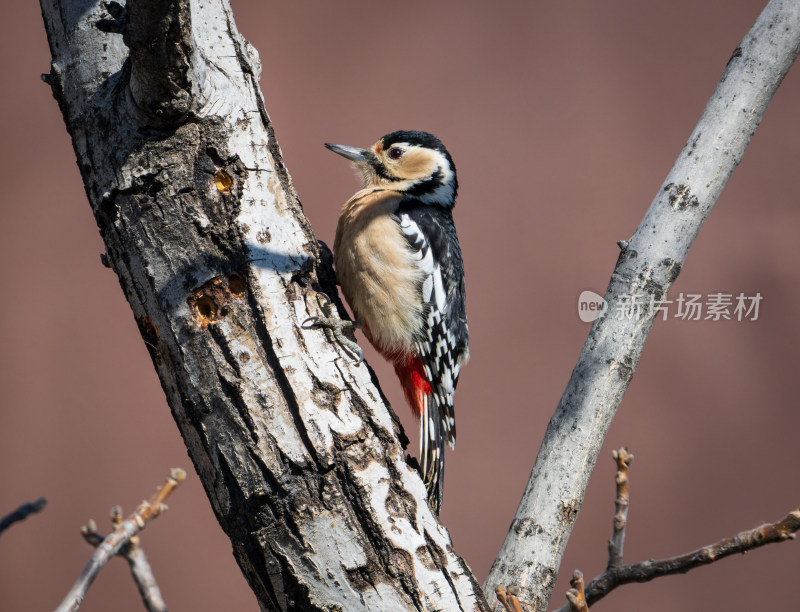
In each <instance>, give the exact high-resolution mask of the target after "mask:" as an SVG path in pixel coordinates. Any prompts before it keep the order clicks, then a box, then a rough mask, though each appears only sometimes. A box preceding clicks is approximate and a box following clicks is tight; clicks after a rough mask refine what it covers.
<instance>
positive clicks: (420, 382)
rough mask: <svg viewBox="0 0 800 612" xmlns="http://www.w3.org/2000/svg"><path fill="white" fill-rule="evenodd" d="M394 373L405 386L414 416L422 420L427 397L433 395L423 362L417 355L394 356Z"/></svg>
mask: <svg viewBox="0 0 800 612" xmlns="http://www.w3.org/2000/svg"><path fill="white" fill-rule="evenodd" d="M390 359H391V360H392V363H393V364H394V371H395V372H397V377H398V378H399V379H400V384H402V385H403V391H404V392H405V394H406V400H407V401H408V405H409V406H411V411H412V412H413V413H414V416H415V417H417V418H420V416H422V413H423V412H424V411H425V397H426V396H428V395H430V394H431V386H430V384H428V381H427V380H425V372H424V371H423V369H422V362H421V361H420V359H419V357H417V356H415V355H409V356H392V357H391V358H390Z"/></svg>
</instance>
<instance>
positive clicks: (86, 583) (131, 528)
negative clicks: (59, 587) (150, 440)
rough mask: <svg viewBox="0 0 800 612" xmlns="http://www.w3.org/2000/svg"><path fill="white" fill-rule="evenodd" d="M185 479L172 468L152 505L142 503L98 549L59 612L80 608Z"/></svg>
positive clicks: (184, 476)
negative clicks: (100, 575) (108, 568)
mask: <svg viewBox="0 0 800 612" xmlns="http://www.w3.org/2000/svg"><path fill="white" fill-rule="evenodd" d="M185 478H186V472H185V471H183V470H182V469H180V468H173V469H172V470H171V471H170V475H169V478H168V479H167V481H166V482H165V483H164V484H163V485H161V487H160V488H159V489H158V491H156V493H155V495H153V497H152V498H151V499H150V501H144V502H142V503H141V504H140V505H139V507H138V508H137V509H136V511H135V512H134V513H133V514H131V515H130V516H129V517H128V518H127V519H126V520H124V521H121V522H120V523H119V525H118V527H117V528H116V529H115V530H114V531H113V532H112V533H111V534H110V535H109V536H108V537H107V538H105V539H104V540H103V541H102V542H101V543H100V544H99V545H98V546H97V548H96V549H95V552H94V554H93V555H92V558H91V559H89V562H88V563H87V564H86V567H84V568H83V571H82V572H81V575H80V576H78V579H77V580H76V581H75V584H74V585H73V586H72V589H70V592H69V593H67V596H66V597H65V598H64V601H62V602H61V605H59V606H58V608H56V612H68V611H69V612H73V611H74V610H77V609H78V608H80V606H81V603H83V599H84V598H85V597H86V592H87V591H88V590H89V587H90V586H91V584H92V582H93V581H94V579H95V578H96V577H97V574H98V573H99V572H100V570H101V569H103V567H104V566H105V564H106V563H108V561H109V560H110V559H111V557H113V556H114V555H116V554H117V553H119V551H120V549H121V548H122V547H123V546H125V544H127V543H128V542H130V540H131V538H132V537H133V536H135V535H136V534H137V533H139V532H140V531H141V530H142V529H144V527H145V525H147V523H148V522H150V521H151V520H152V519H154V518H155V517H157V516H158V515H159V514H161V513H162V512H163V511H164V510H166V509H167V506H166V505H165V504H164V501H165V500H166V499H167V497H169V495H170V493H172V492H173V491H174V490H175V488H176V487H177V486H178V485H179V484H180V483H182V482H183V481H184V479H185ZM84 537H86V536H84Z"/></svg>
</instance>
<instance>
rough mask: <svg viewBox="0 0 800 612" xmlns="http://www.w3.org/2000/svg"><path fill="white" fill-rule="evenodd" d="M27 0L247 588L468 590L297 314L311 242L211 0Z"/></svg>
mask: <svg viewBox="0 0 800 612" xmlns="http://www.w3.org/2000/svg"><path fill="white" fill-rule="evenodd" d="M41 6H42V13H43V16H44V21H45V24H46V28H47V34H48V40H49V42H50V48H51V51H52V55H53V62H52V68H51V71H50V73H49V75H45V76H44V78H45V80H46V81H47V82H48V83H49V84H50V85H51V86H52V89H53V93H54V96H55V98H56V100H57V101H58V103H59V105H60V107H61V110H62V113H63V116H64V120H65V123H66V125H67V129H68V131H69V133H70V135H71V136H72V141H73V144H74V148H75V153H76V156H77V160H78V166H79V168H80V171H81V175H82V177H83V181H84V184H85V188H86V193H87V196H88V199H89V202H90V204H91V206H92V210H93V212H94V215H95V218H96V220H97V224H98V227H99V229H100V233H101V235H102V238H103V240H104V242H105V245H106V251H107V252H106V255H105V258H106V260H107V262H108V264H109V265H110V266H111V267H112V268H113V269H114V271H115V272H116V273H117V275H118V276H119V281H120V284H121V286H122V289H123V291H124V293H125V296H126V297H127V299H128V301H129V302H130V305H131V308H132V310H133V314H134V316H135V318H136V321H137V323H138V325H139V329H140V331H141V334H142V338H143V340H144V341H145V343H146V345H147V347H148V350H149V351H150V355H151V357H152V360H153V363H154V365H155V368H156V370H157V372H158V375H159V377H160V380H161V384H162V387H163V389H164V392H165V394H166V397H167V401H168V403H169V406H170V408H171V410H172V414H173V416H174V418H175V421H176V423H177V425H178V428H179V429H180V432H181V435H182V436H183V438H184V440H185V443H186V445H187V448H188V450H189V454H190V456H191V459H192V461H193V462H194V466H195V468H196V470H197V473H198V474H199V476H200V478H201V480H202V482H203V485H204V487H205V489H206V492H207V494H208V497H209V499H210V501H211V504H212V506H213V509H214V512H215V514H216V516H217V519H218V520H219V523H220V525H221V526H222V528H223V529H224V530H225V532H226V533H227V535H228V536H229V537H230V539H231V542H232V543H233V548H234V554H235V557H236V559H237V561H238V563H239V565H240V567H241V569H242V571H243V573H244V574H245V576H246V578H247V580H248V581H249V583H250V586H251V587H252V589H253V591H254V592H255V595H256V597H257V599H258V601H259V604H260V605H261V607H262V609H265V610H304V611H314V610H347V611H349V610H358V609H369V610H473V609H480V610H486V609H488V608H487V605H486V603H485V599H484V598H483V594H482V593H481V590H480V586H479V585H478V584H477V583H476V581H475V580H474V578H473V577H472V575H471V573H470V571H469V569H468V568H467V566H466V564H465V563H464V562H463V561H462V560H461V559H460V558H459V557H458V556H457V555H456V554H455V552H454V551H453V548H452V545H451V542H450V538H449V535H448V533H447V532H446V530H445V529H444V528H443V527H442V526H441V525H439V523H438V521H437V519H436V517H435V516H434V515H433V513H432V512H431V510H430V509H429V507H428V505H427V504H426V502H425V499H426V496H425V488H424V485H423V484H422V481H421V480H420V479H419V477H418V475H417V473H416V471H415V470H414V469H413V468H412V467H410V466H409V465H407V463H406V460H405V457H404V454H403V447H402V446H401V443H400V442H399V439H402V438H403V436H402V431H401V430H400V427H399V425H398V422H397V420H396V418H395V417H394V415H393V414H392V413H391V411H390V409H389V407H388V405H387V404H386V401H385V399H384V398H383V396H382V394H381V392H380V389H379V388H378V387H377V383H376V381H375V378H374V375H373V374H372V372H371V370H370V369H369V368H368V366H367V365H366V364H361V365H358V366H356V365H354V364H353V363H352V360H351V359H350V357H349V356H348V355H347V354H346V353H344V352H343V351H342V350H341V349H340V348H338V347H337V346H336V345H335V344H333V343H331V342H329V341H328V339H327V337H326V335H325V334H326V333H325V332H324V331H322V330H307V329H301V326H300V323H301V322H302V321H303V320H304V319H305V318H306V317H309V316H313V315H319V314H321V312H320V308H319V306H320V301H321V298H320V297H319V294H320V292H326V293H327V294H328V295H330V296H331V297H334V296H336V295H337V292H336V287H335V284H334V281H333V277H332V273H331V266H330V259H329V253H328V252H327V249H326V248H324V247H322V246H320V245H319V244H318V242H317V240H316V238H315V237H314V234H313V232H312V231H311V228H310V227H309V225H308V222H307V221H306V219H305V217H304V216H303V214H302V210H301V208H300V204H299V202H298V199H297V197H296V195H295V193H294V190H293V187H292V184H291V180H290V178H289V175H288V173H287V171H286V169H285V168H284V166H283V163H282V161H281V154H280V149H279V148H278V145H277V142H276V141H275V138H274V135H273V132H272V126H271V124H270V120H269V117H268V115H267V112H266V110H265V108H264V103H263V99H262V96H261V93H260V91H259V88H258V79H259V73H260V65H259V60H258V57H257V54H256V52H255V50H254V49H253V48H252V47H251V46H250V45H249V44H248V43H247V42H246V41H245V40H244V39H243V38H242V37H241V36H240V34H239V33H238V31H237V30H236V27H235V25H234V22H233V16H232V13H231V9H230V6H229V4H228V2H227V1H226V0H208V1H202V2H201V1H199V0H198V1H196V2H191V3H190V2H189V1H188V0H182V1H178V0H171V1H169V2H166V1H159V0H130V2H129V3H128V6H127V8H125V7H122V6H121V5H119V4H117V3H113V2H109V3H105V4H102V5H101V4H98V3H97V2H94V1H92V0H82V1H77V0H76V1H72V2H68V1H66V0H63V1H59V0H41ZM326 256H328V257H326Z"/></svg>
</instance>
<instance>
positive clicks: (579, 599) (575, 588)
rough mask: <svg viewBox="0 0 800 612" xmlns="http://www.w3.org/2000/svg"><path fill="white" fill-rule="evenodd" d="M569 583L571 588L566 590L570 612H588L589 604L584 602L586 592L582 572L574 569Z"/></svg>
mask: <svg viewBox="0 0 800 612" xmlns="http://www.w3.org/2000/svg"><path fill="white" fill-rule="evenodd" d="M569 583H570V584H571V585H572V588H571V589H570V590H569V591H567V601H569V610H570V612H589V606H588V605H587V604H586V593H585V591H584V588H583V574H582V573H580V572H579V571H578V570H575V571H574V572H573V574H572V579H571V580H570V581H569Z"/></svg>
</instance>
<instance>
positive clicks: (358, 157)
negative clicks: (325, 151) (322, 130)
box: [325, 142, 369, 162]
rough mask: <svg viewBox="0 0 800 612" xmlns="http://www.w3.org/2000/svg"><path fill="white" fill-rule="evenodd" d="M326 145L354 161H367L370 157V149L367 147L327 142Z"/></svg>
mask: <svg viewBox="0 0 800 612" xmlns="http://www.w3.org/2000/svg"><path fill="white" fill-rule="evenodd" d="M325 146H326V147H327V148H329V149H330V150H331V151H333V152H334V153H338V154H339V155H341V156H342V157H346V158H347V159H349V160H351V161H354V162H365V161H367V160H368V159H369V157H368V156H369V151H368V150H367V149H359V148H358V147H348V146H345V145H337V144H331V143H329V142H326V143H325Z"/></svg>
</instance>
